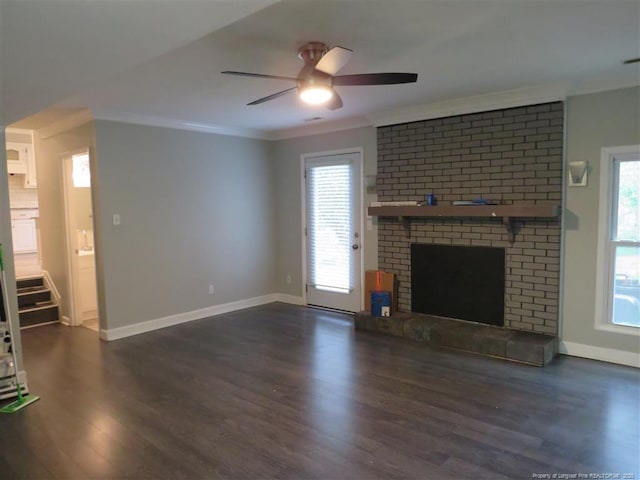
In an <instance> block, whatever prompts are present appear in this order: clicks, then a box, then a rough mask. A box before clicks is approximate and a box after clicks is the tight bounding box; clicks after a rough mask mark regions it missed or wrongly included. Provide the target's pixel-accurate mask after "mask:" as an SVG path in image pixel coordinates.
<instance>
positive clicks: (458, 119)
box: [377, 102, 564, 335]
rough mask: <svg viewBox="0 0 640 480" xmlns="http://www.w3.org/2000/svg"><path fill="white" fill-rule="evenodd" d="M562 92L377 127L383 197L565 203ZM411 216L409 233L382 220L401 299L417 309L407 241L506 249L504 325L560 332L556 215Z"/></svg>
mask: <svg viewBox="0 0 640 480" xmlns="http://www.w3.org/2000/svg"><path fill="white" fill-rule="evenodd" d="M563 125H564V108H563V104H562V103H561V102H554V103H547V104H541V105H535V106H528V107H520V108H511V109H505V110H496V111H490V112H483V113H476V114H470V115H460V116H454V117H447V118H440V119H434V120H426V121H420V122H412V123H406V124H400V125H392V126H385V127H381V128H378V134H377V136H378V174H377V191H378V200H380V201H383V202H384V201H402V200H417V201H423V200H424V199H425V196H426V195H427V194H428V193H433V194H435V196H436V197H437V200H438V205H449V204H451V202H453V201H455V200H472V199H474V198H479V197H482V198H484V199H487V200H490V201H495V202H498V203H501V204H514V205H517V204H527V205H530V204H536V203H555V204H557V205H560V204H561V200H562V145H563ZM514 230H515V236H514V238H515V241H514V242H513V243H510V242H509V236H508V233H507V231H506V229H505V226H504V225H503V224H502V220H501V219H499V218H497V219H492V218H487V219H484V218H477V217H474V218H471V217H468V218H466V217H464V218H442V219H440V218H414V219H413V220H412V225H411V230H410V237H409V238H407V236H406V230H405V228H404V227H403V223H402V222H401V221H400V220H399V219H396V218H393V217H380V218H379V222H378V249H379V250H378V251H379V253H378V264H379V268H380V269H381V270H385V271H390V272H393V273H395V274H396V276H397V278H398V280H399V295H398V300H399V308H400V310H404V311H410V310H411V293H412V285H411V244H416V243H418V244H441V245H460V246H469V247H474V246H480V247H501V248H504V249H505V294H504V326H505V327H507V328H510V329H516V330H526V331H532V332H538V333H545V334H549V335H557V334H558V298H559V283H560V281H559V277H560V221H559V220H558V219H525V220H519V219H516V220H515V222H514Z"/></svg>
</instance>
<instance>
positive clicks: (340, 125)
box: [267, 117, 373, 141]
mask: <svg viewBox="0 0 640 480" xmlns="http://www.w3.org/2000/svg"><path fill="white" fill-rule="evenodd" d="M372 125H373V124H372V123H371V121H370V120H369V119H368V118H366V117H352V118H346V119H344V120H335V121H332V122H326V123H315V124H312V125H304V126H301V127H293V128H286V129H283V130H276V131H273V132H270V133H269V135H268V137H267V139H268V140H272V141H275V140H286V139H289V138H297V137H308V136H311V135H322V134H325V133H333V132H340V131H342V130H351V129H353V128H363V127H371V126H372Z"/></svg>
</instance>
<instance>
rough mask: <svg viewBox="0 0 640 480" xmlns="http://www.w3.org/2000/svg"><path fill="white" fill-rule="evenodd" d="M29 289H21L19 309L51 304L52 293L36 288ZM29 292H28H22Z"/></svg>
mask: <svg viewBox="0 0 640 480" xmlns="http://www.w3.org/2000/svg"><path fill="white" fill-rule="evenodd" d="M28 288H29V290H27V289H21V291H19V292H18V308H19V309H24V308H25V307H29V306H31V305H34V306H35V305H36V304H38V303H43V302H50V301H51V291H50V290H49V289H46V288H44V289H43V288H39V289H38V288H36V287H28ZM22 290H27V291H22Z"/></svg>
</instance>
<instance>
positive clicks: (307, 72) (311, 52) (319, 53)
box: [298, 42, 332, 89]
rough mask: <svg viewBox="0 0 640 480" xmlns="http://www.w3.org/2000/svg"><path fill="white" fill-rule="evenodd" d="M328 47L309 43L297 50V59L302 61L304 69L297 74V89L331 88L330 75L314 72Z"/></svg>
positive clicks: (318, 71)
mask: <svg viewBox="0 0 640 480" xmlns="http://www.w3.org/2000/svg"><path fill="white" fill-rule="evenodd" d="M328 51H329V47H327V45H326V44H324V43H322V42H309V43H306V44H304V45H303V46H302V47H300V49H299V50H298V57H299V58H300V59H302V60H303V61H304V67H302V69H301V70H300V72H299V73H298V88H299V89H303V88H309V87H331V85H332V81H331V78H332V77H331V75H329V74H326V73H324V72H321V71H320V70H316V68H315V67H316V65H317V63H318V62H319V61H320V59H321V58H322V57H323V55H324V54H325V53H327V52H328Z"/></svg>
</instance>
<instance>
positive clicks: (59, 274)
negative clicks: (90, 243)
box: [35, 122, 95, 316]
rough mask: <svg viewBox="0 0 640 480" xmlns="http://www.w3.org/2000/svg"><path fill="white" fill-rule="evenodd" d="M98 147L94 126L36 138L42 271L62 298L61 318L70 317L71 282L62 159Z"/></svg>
mask: <svg viewBox="0 0 640 480" xmlns="http://www.w3.org/2000/svg"><path fill="white" fill-rule="evenodd" d="M94 147H95V129H94V124H93V122H90V123H86V124H84V125H82V126H80V127H77V128H74V129H71V130H68V131H66V132H63V133H61V134H59V135H54V136H52V137H48V138H46V139H43V138H42V137H41V136H40V135H39V134H38V132H36V135H35V155H36V169H37V176H38V201H39V205H40V218H39V220H38V221H39V226H40V240H41V242H42V269H43V270H46V271H47V272H49V275H50V276H51V279H52V280H53V283H54V284H55V286H56V288H57V289H58V292H59V293H60V296H61V297H62V309H61V310H62V315H65V316H68V315H69V305H70V304H71V299H70V298H69V278H68V275H67V263H66V262H67V250H66V246H65V235H66V233H65V220H64V215H65V213H64V190H63V178H62V177H63V173H62V172H63V168H62V167H63V163H62V162H63V158H65V157H67V156H69V155H70V154H72V153H77V152H79V151H81V150H85V149H93V148H94Z"/></svg>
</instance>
